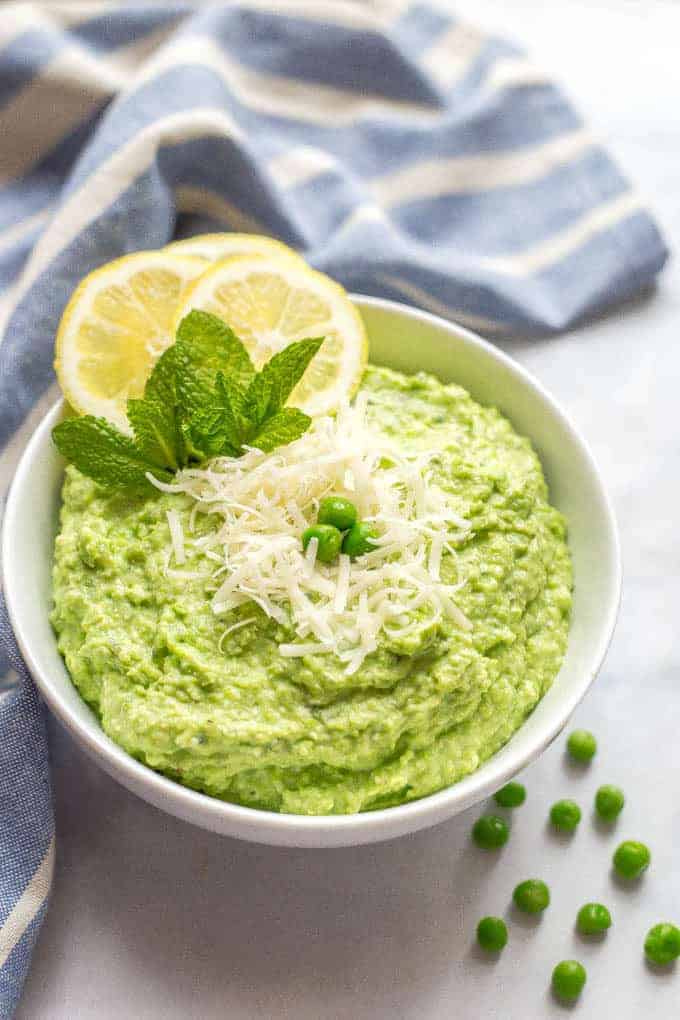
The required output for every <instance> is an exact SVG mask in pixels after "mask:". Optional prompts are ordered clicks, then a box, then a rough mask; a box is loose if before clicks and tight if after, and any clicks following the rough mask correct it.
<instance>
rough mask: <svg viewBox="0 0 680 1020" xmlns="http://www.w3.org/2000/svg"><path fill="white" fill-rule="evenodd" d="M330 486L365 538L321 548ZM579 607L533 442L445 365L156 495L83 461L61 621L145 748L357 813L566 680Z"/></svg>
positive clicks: (57, 595) (73, 502)
mask: <svg viewBox="0 0 680 1020" xmlns="http://www.w3.org/2000/svg"><path fill="white" fill-rule="evenodd" d="M159 490H161V491H159ZM329 496H337V497H339V498H343V499H345V500H347V501H350V502H351V503H352V504H353V505H354V506H355V507H356V509H357V513H358V515H359V517H360V518H361V520H362V521H363V522H367V524H368V525H370V531H369V533H370V534H371V535H374V536H375V538H374V539H373V540H372V547H371V548H370V549H369V550H368V551H364V552H362V553H361V555H357V556H351V555H348V554H346V553H343V552H342V551H341V550H340V551H339V553H338V555H337V556H335V558H334V559H333V560H332V562H321V560H320V558H319V559H317V558H315V553H316V551H317V550H318V543H316V542H309V543H308V544H307V546H306V548H305V547H304V546H303V543H302V541H301V536H302V534H303V532H305V529H308V528H310V527H311V526H312V525H314V524H315V523H316V519H317V518H316V515H317V513H318V509H319V504H320V502H321V500H323V499H324V498H326V497H329ZM570 605H571V565H570V559H569V553H568V549H567V545H566V540H565V524H564V521H563V518H562V516H561V515H560V513H559V512H558V511H557V510H555V509H554V508H553V507H551V506H550V505H549V503H548V493H547V488H546V483H545V480H544V478H543V473H542V470H541V466H540V463H539V461H538V458H537V456H536V454H535V453H534V451H533V450H532V448H531V445H530V443H529V441H528V440H527V439H525V438H523V437H521V436H519V435H517V433H516V432H515V431H514V430H513V428H512V426H511V425H510V424H509V422H508V421H507V420H506V419H505V418H503V417H502V415H501V414H499V412H498V411H496V410H495V409H494V408H488V407H482V406H480V405H479V404H477V403H475V401H474V400H473V399H472V398H471V397H470V396H469V394H468V393H467V392H465V391H464V390H463V389H461V388H460V387H458V386H455V385H443V384H442V383H440V382H439V381H437V380H436V379H434V378H432V377H431V376H427V375H424V374H420V375H416V376H412V377H407V376H404V375H401V374H400V373H398V372H393V371H389V370H387V369H384V368H376V367H373V366H369V368H368V370H367V371H366V374H365V376H364V380H363V383H362V386H361V388H360V390H359V393H358V395H357V397H356V399H355V401H354V403H353V404H352V405H347V404H346V405H344V406H343V407H342V408H341V410H340V411H339V413H338V414H337V415H335V416H323V417H317V418H315V419H314V420H313V423H312V425H311V427H310V428H309V429H308V431H307V432H306V433H305V434H304V435H302V436H301V437H300V438H299V439H297V440H295V441H294V442H291V443H289V445H287V446H282V447H279V448H277V449H273V450H272V451H271V452H269V453H264V452H261V451H260V450H258V449H256V448H247V449H246V451H245V453H244V454H243V455H242V456H240V457H238V458H236V457H228V456H219V457H216V458H214V459H212V460H209V461H208V462H207V463H205V464H202V465H200V466H198V467H191V466H189V467H186V468H184V469H183V470H180V471H179V472H178V473H177V474H176V475H175V476H174V477H173V478H172V480H170V481H160V480H159V481H157V482H156V483H155V490H154V492H153V493H152V494H140V495H135V494H131V493H130V492H127V491H116V490H114V491H111V490H107V489H106V488H104V487H103V486H100V485H98V484H97V482H95V481H93V480H92V479H91V478H88V477H85V475H84V474H81V473H80V471H79V470H78V469H77V468H76V467H74V466H73V465H70V466H69V467H68V468H67V471H66V480H65V483H64V490H63V507H62V511H61V530H60V533H59V535H58V537H57V540H56V550H55V563H54V609H53V612H52V622H53V625H54V628H55V630H56V633H57V635H58V642H59V648H60V651H61V653H62V654H63V656H64V658H65V660H66V663H67V666H68V669H69V671H70V674H71V676H72V678H73V682H74V683H75V685H76V687H77V688H78V690H79V691H80V693H81V695H82V696H83V698H84V699H85V700H86V701H87V702H88V703H89V704H90V705H91V706H92V708H93V709H94V710H95V712H96V713H97V715H98V716H99V718H100V720H101V724H102V726H103V728H104V730H105V731H106V732H107V733H108V734H109V735H110V736H111V737H112V738H113V740H115V741H116V742H117V743H118V744H120V745H121V746H122V747H123V748H125V749H126V750H127V751H128V752H129V753H130V754H131V755H133V756H134V757H135V758H137V759H139V760H140V761H142V762H144V763H146V764H147V765H149V766H150V767H151V768H153V769H157V770H158V771H160V772H162V773H164V774H165V775H167V776H170V777H171V778H173V779H175V780H177V781H178V782H180V783H183V784H185V785H186V786H189V787H192V788H193V789H196V790H201V791H204V792H205V793H208V794H210V795H212V796H215V797H219V798H222V799H224V800H228V801H233V802H236V803H239V804H244V805H249V806H252V807H256V808H262V809H266V810H271V811H287V812H294V813H298V814H310V815H313V814H333V813H350V812H356V811H366V810H371V809H376V808H382V807H387V806H390V805H395V804H400V803H402V802H404V801H409V800H413V799H414V798H418V797H423V796H424V795H426V794H429V793H432V792H434V791H436V790H440V789H441V788H442V787H445V786H447V785H449V784H451V783H454V782H456V781H457V780H459V779H460V778H461V777H462V776H465V775H467V774H468V773H470V772H472V771H474V770H475V769H476V768H477V767H478V766H479V765H480V763H481V762H483V761H484V760H485V759H487V758H488V757H489V756H490V755H492V754H493V753H494V752H495V751H497V750H498V748H500V747H501V746H502V745H503V744H504V743H505V742H506V741H507V740H508V739H509V738H510V736H511V735H512V734H513V732H514V731H515V730H516V729H517V728H518V727H519V726H520V725H521V724H522V721H523V720H524V719H525V718H526V716H527V714H528V713H529V712H531V710H532V709H533V708H534V706H535V705H536V703H537V702H538V701H539V700H540V698H541V697H542V696H543V695H544V694H545V692H546V691H547V689H548V688H549V687H550V685H551V683H552V682H553V680H554V678H555V676H556V674H557V672H558V669H559V667H560V664H561V661H562V657H563V655H564V651H565V646H566V641H567V632H568V627H569V613H570Z"/></svg>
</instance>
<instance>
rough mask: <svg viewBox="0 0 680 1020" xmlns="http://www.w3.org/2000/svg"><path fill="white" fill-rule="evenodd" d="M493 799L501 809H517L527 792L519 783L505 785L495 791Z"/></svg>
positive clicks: (525, 797)
mask: <svg viewBox="0 0 680 1020" xmlns="http://www.w3.org/2000/svg"><path fill="white" fill-rule="evenodd" d="M493 799H494V800H495V801H496V803H497V804H500V806H501V807H508V808H510V807H519V806H520V804H523V803H524V801H525V800H526V799H527V791H526V790H525V789H524V787H523V786H522V784H521V783H506V784H505V786H502V787H501V788H500V790H496V792H495V793H494V795H493Z"/></svg>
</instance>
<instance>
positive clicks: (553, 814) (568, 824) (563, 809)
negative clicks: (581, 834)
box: [550, 800, 581, 832]
mask: <svg viewBox="0 0 680 1020" xmlns="http://www.w3.org/2000/svg"><path fill="white" fill-rule="evenodd" d="M580 821H581V808H580V807H579V806H578V804H577V803H576V801H574V800H558V801H557V803H556V804H553V806H552V807H551V808H550V822H551V824H552V825H553V827H554V828H555V829H559V830H560V832H573V831H574V829H575V828H576V826H577V825H578V823H579V822H580Z"/></svg>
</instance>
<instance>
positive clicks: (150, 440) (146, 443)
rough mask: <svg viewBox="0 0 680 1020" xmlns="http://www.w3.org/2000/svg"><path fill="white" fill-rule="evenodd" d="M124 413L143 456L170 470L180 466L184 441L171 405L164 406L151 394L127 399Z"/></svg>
mask: <svg viewBox="0 0 680 1020" xmlns="http://www.w3.org/2000/svg"><path fill="white" fill-rule="evenodd" d="M127 416H128V421H129V422H130V425H131V426H132V430H133V432H134V434H135V440H136V443H137V448H138V450H139V451H140V453H141V454H142V455H143V456H144V457H146V458H147V459H148V460H151V461H153V462H154V464H157V465H158V466H159V467H163V468H171V469H172V470H173V471H176V470H177V469H178V468H179V467H181V466H183V453H184V452H185V447H184V441H183V439H182V434H181V432H180V430H179V429H178V427H177V421H176V419H175V409H174V407H173V406H172V405H171V406H170V407H166V406H164V405H163V404H161V403H160V401H159V400H156V399H154V398H152V397H145V398H144V399H143V400H128V402H127Z"/></svg>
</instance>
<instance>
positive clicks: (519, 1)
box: [17, 0, 680, 1020]
mask: <svg viewBox="0 0 680 1020" xmlns="http://www.w3.org/2000/svg"><path fill="white" fill-rule="evenodd" d="M456 6H457V9H458V10H459V11H460V13H461V14H463V15H464V16H466V17H467V18H468V19H469V20H471V21H477V22H478V23H479V22H481V23H482V24H484V25H486V26H487V27H490V28H493V27H495V28H496V29H497V30H499V31H502V32H505V33H506V34H509V35H514V36H515V37H516V38H517V39H519V40H523V41H524V42H526V44H527V45H528V46H529V47H530V48H531V49H532V50H533V51H534V55H535V56H536V58H537V59H538V60H539V61H540V63H541V64H543V65H545V66H547V67H551V68H554V69H555V70H556V71H557V73H558V74H559V75H560V76H561V77H562V79H563V80H564V81H565V82H566V83H567V84H568V89H569V91H570V93H571V95H572V96H573V98H574V99H575V101H576V102H577V103H578V104H579V105H580V107H581V109H582V110H584V111H585V112H586V113H587V114H588V115H589V117H590V119H591V123H592V124H593V126H594V127H595V129H596V130H597V131H598V132H599V134H600V135H601V136H602V137H603V138H604V140H605V141H606V143H607V144H608V145H609V146H610V148H611V149H612V150H613V151H614V152H615V153H616V154H617V155H618V156H619V157H620V159H621V161H622V162H623V165H624V167H625V168H626V169H627V170H628V172H629V173H630V175H631V176H632V177H633V178H634V179H635V180H636V182H637V183H638V184H639V185H640V187H641V188H642V190H643V191H644V192H645V193H646V194H647V195H648V196H650V197H651V199H652V202H653V206H654V207H655V209H656V211H657V214H658V216H659V219H660V221H661V223H662V226H663V227H664V229H665V231H666V234H667V236H668V238H669V239H670V242H671V244H673V245H675V247H676V248H677V247H680V164H679V157H680V116H679V115H678V98H679V97H680V59H679V58H678V39H679V38H680V5H677V4H674V3H662V2H660V0H646V2H644V3H642V2H641V3H626V2H625V0H618V2H616V3H613V2H612V3H605V2H603V0H554V2H553V3H550V4H545V3H543V2H542V0H513V2H512V3H510V4H506V3H505V2H504V0H459V2H458V3H457V5H456ZM507 347H508V349H509V350H510V352H511V353H512V354H513V355H515V356H516V357H517V358H519V360H521V361H522V362H523V364H525V365H526V366H527V367H528V368H529V369H530V370H531V371H532V372H534V373H535V374H536V375H537V376H538V377H539V378H540V379H541V380H542V381H543V382H544V383H545V384H546V385H547V386H548V387H549V388H550V389H551V390H552V392H553V393H554V394H555V395H556V396H557V397H558V399H559V400H560V401H562V403H563V404H564V405H565V406H566V407H567V408H568V410H569V411H570V412H571V414H572V415H573V417H574V419H575V420H576V422H577V424H578V425H579V426H580V427H581V429H582V430H583V432H584V433H585V435H586V436H587V437H588V438H589V439H590V441H591V443H592V446H593V448H594V451H595V453H596V456H597V457H598V459H599V461H600V464H601V466H602V468H603V470H604V474H605V476H606V478H607V480H608V483H609V485H610V487H611V490H612V493H613V496H614V500H615V503H616V509H617V512H618V517H619V522H620V526H621V530H622V538H623V549H624V557H625V568H626V580H625V590H624V599H623V606H622V612H621V617H620V621H619V626H618V630H617V634H616V637H615V640H614V644H613V646H612V649H611V652H610V655H609V657H608V660H607V663H606V666H605V668H604V669H603V671H602V674H601V676H600V678H599V680H598V682H597V683H596V685H595V687H594V689H593V690H592V692H591V693H590V695H589V696H588V698H587V699H586V701H585V703H584V704H583V705H582V707H581V708H580V709H579V711H578V713H577V716H576V719H575V722H576V723H578V724H582V725H583V726H586V727H588V728H590V729H592V730H593V731H594V732H595V733H596V734H597V735H598V737H599V739H600V747H601V750H600V754H599V755H598V758H597V760H596V762H595V764H594V765H593V766H592V767H591V768H590V769H588V770H586V771H585V772H584V773H574V771H573V770H570V769H569V767H568V765H567V764H566V762H565V760H564V757H563V742H562V741H560V742H558V744H557V745H556V746H554V747H553V748H552V749H551V750H550V751H549V752H548V753H547V754H545V755H544V757H543V758H542V759H541V760H540V761H539V762H538V763H536V764H535V765H534V766H533V767H531V768H530V769H528V770H527V772H526V773H525V776H524V781H525V782H526V785H527V788H528V800H527V803H526V804H525V806H524V807H522V808H521V809H519V811H518V812H517V813H516V815H515V829H514V831H513V834H512V838H511V841H510V843H509V844H508V846H507V847H506V848H505V850H504V851H503V853H502V854H500V855H489V854H483V853H481V852H480V851H477V850H475V849H474V848H473V846H472V845H471V843H470V839H469V830H470V826H471V824H472V822H473V820H474V818H475V817H476V816H477V815H478V814H479V809H473V810H472V811H470V812H467V813H466V814H464V815H462V816H459V817H458V818H457V819H455V820H453V821H452V822H450V823H448V824H445V825H442V826H440V827H438V828H436V829H432V830H430V831H428V832H423V833H420V834H418V835H415V836H412V837H407V838H404V839H401V840H398V841H394V842H391V843H386V844H382V845H377V846H372V847H363V848H362V847H359V848H356V849H347V850H332V851H294V850H293V851H291V850H287V851H286V850H279V849H271V848H267V847H258V846H250V845H247V844H245V843H238V842H236V841H232V840H229V839H223V838H220V837H218V836H213V835H211V834H209V833H206V832H202V831H200V830H198V829H194V828H192V827H190V826H188V825H186V824H184V823H182V822H179V821H176V820H175V819H173V818H169V817H167V816H165V815H163V814H161V813H160V812H158V811H156V810H155V809H153V808H151V807H149V806H147V805H146V804H144V803H142V802H141V801H139V800H137V799H136V798H134V797H133V796H132V795H131V794H128V793H126V792H125V791H124V790H123V789H121V788H120V787H119V786H117V785H116V784H115V783H114V782H113V781H112V780H110V779H109V778H108V777H106V776H105V775H104V774H103V773H102V772H100V771H99V770H98V769H97V768H96V767H94V766H93V765H91V764H90V763H89V761H88V760H86V759H85V758H84V757H83V755H82V754H81V752H79V751H78V750H77V749H76V748H75V746H74V745H73V744H72V742H71V741H70V740H69V739H68V738H67V737H66V736H64V735H63V734H61V733H59V732H57V730H56V726H53V728H52V737H53V739H52V752H53V769H54V782H55V788H56V799H57V830H58V858H57V873H56V880H55V886H54V895H53V899H52V905H51V909H50V912H49V915H48V918H47V921H46V923H45V926H44V929H43V932H42V934H41V937H40V942H39V945H38V947H37V951H36V954H35V958H34V963H33V968H32V971H31V973H30V976H29V979H28V982H27V985H26V989H25V994H24V998H23V1002H22V1005H21V1007H20V1009H19V1011H18V1014H17V1016H18V1018H19V1020H80V1018H87V1020H90V1018H93V1020H109V1018H111V1020H113V1018H116V1020H119V1018H128V1017H130V1018H134V1020H146V1018H150V1020H151V1018H153V1020H156V1018H163V1020H174V1018H178V1020H179V1018H181V1020H189V1018H196V1020H212V1018H223V1017H228V1018H229V1020H253V1018H267V1020H268V1018H279V1017H282V1018H291V1020H293V1018H294V1020H319V1018H332V1020H364V1018H366V1020H369V1018H370V1020H382V1018H389V1020H395V1018H409V1020H410V1018H414V1020H416V1018H417V1020H444V1018H446V1020H450V1018H453V1017H455V1018H456V1020H494V1018H499V1020H500V1018H503V1020H538V1018H543V1017H548V1018H550V1017H560V1016H564V1015H565V1011H564V1009H563V1008H562V1007H560V1006H559V1005H557V1004H556V1003H555V1002H554V1001H553V1000H552V998H551V997H550V995H549V993H548V982H549V976H550V972H551V970H552V967H553V966H554V964H555V963H556V962H557V961H559V960H560V959H563V958H565V957H573V956H576V957H578V958H580V959H581V960H582V961H583V962H584V964H585V965H586V967H587V970H588V985H587V988H586V991H585V993H584V995H583V997H582V1000H581V1002H580V1004H579V1006H578V1007H577V1009H576V1013H577V1015H580V1016H583V1017H588V1018H590V1017H596V1016H597V1017H600V1016H605V1015H610V1016H615V1017H617V1020H642V1018H648V1020H671V1018H673V1017H677V1016H678V1015H679V1014H680V1006H679V1003H680V969H678V971H677V973H675V974H671V975H660V974H658V973H653V972H652V971H651V970H650V969H649V968H648V967H647V966H646V965H645V963H644V961H643V957H642V941H643V938H644V934H645V932H646V931H647V929H648V928H649V927H650V925H652V924H653V923H655V922H657V921H660V920H674V921H675V922H676V923H678V924H680V867H678V865H677V847H678V846H679V845H680V797H679V796H678V793H679V792H680V779H679V778H678V777H679V776H680V739H679V737H678V730H679V725H678V723H679V721H680V705H679V700H678V697H679V692H680V643H679V642H678V641H677V635H678V630H679V629H680V628H679V624H678V621H679V620H680V542H678V537H677V536H678V519H679V518H680V500H679V499H678V496H679V495H680V425H679V422H680V398H679V395H678V394H679V391H680V385H679V383H680V269H679V268H678V265H677V264H671V265H670V266H669V268H668V269H667V271H666V273H665V275H664V277H663V279H662V281H661V284H660V288H659V290H658V292H657V293H656V294H655V295H653V296H652V297H650V298H649V299H647V300H643V301H640V302H639V303H637V304H636V305H635V306H634V307H632V308H630V309H628V310H627V311H626V312H625V314H624V313H623V312H621V313H619V314H617V315H614V316H612V317H609V318H607V319H605V320H603V321H601V322H598V323H596V324H594V325H591V326H588V327H587V328H584V329H580V330H578V331H577V332H574V333H572V334H571V335H569V336H565V337H562V338H560V339H554V340H549V341H545V342H540V341H539V342H535V341H534V342H531V343H524V342H518V343H515V344H511V345H507ZM607 781H611V782H615V783H620V785H621V786H623V787H624V789H625V791H626V794H627V797H628V804H627V806H626V808H625V812H624V814H623V816H622V817H621V819H620V821H619V824H618V826H617V829H616V833H615V834H613V835H612V834H606V833H603V832H602V831H600V830H598V829H597V828H596V827H595V826H594V825H593V824H592V822H591V819H590V817H589V811H587V812H586V813H585V818H584V821H583V823H582V824H581V827H580V830H579V831H578V833H577V834H576V836H575V837H574V838H573V840H572V841H571V843H570V845H569V846H567V845H565V844H564V842H562V841H561V840H558V839H556V838H554V837H553V836H551V835H550V834H549V833H548V832H547V831H546V825H545V821H546V815H547V811H548V808H549V805H550V804H551V803H552V801H553V800H556V799H558V797H560V796H573V797H575V798H576V799H577V800H580V801H581V802H582V803H583V804H584V806H585V805H589V804H590V803H591V801H592V795H593V792H594V790H595V788H596V787H597V786H598V785H599V784H600V783H603V782H607ZM626 836H628V837H633V838H636V837H637V838H640V839H642V840H644V841H646V842H648V843H649V845H650V846H651V848H652V853H653V856H654V860H653V866H652V869H651V870H650V872H649V873H648V874H647V876H646V877H645V878H644V880H643V882H642V883H641V885H640V887H639V888H635V889H622V888H621V887H619V886H617V885H616V884H615V882H614V881H613V880H612V878H611V876H610V874H609V861H610V856H611V852H612V850H613V848H614V846H615V845H616V843H617V842H618V840H619V839H622V838H625V837H626ZM534 875H540V876H542V877H544V878H545V879H546V880H547V881H548V882H549V883H550V886H551V889H552V892H553V904H552V906H551V908H550V910H549V911H547V912H546V915H545V916H544V917H543V919H542V920H541V921H540V922H538V923H533V922H528V923H527V922H521V921H519V922H514V923H513V924H512V926H511V933H510V939H511V941H510V943H509V945H508V947H507V949H506V951H505V952H504V953H503V955H502V957H501V958H500V959H499V960H498V961H497V962H491V961H489V960H488V959H484V958H482V955H481V954H480V953H479V952H478V951H477V950H475V948H473V935H474V928H475V925H476V923H477V920H478V919H479V917H481V916H483V915H484V914H486V913H501V914H504V913H505V912H506V910H507V907H508V902H509V898H510V894H511V891H512V888H513V887H514V885H515V884H516V883H517V882H518V881H520V880H521V879H522V878H526V877H530V876H534ZM587 900H601V901H603V902H605V903H607V904H609V905H610V907H611V909H612V913H613V915H614V922H615V923H614V927H613V929H612V930H611V931H610V933H609V934H608V936H607V938H606V940H605V941H604V942H603V943H597V944H589V945H584V944H583V942H582V941H580V940H579V939H578V938H577V937H576V936H575V935H574V933H573V920H574V917H575V913H576V910H577V908H578V906H579V905H580V904H581V903H583V902H585V901H587Z"/></svg>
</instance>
